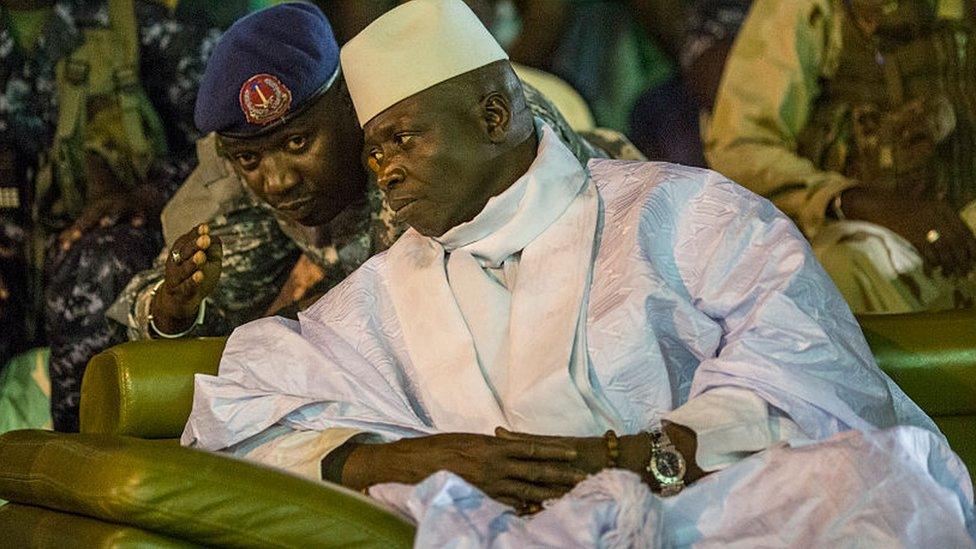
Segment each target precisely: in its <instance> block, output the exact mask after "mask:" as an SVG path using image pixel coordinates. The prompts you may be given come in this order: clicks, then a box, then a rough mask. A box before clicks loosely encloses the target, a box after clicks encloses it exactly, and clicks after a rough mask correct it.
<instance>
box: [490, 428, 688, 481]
mask: <svg viewBox="0 0 976 549" xmlns="http://www.w3.org/2000/svg"><path fill="white" fill-rule="evenodd" d="M662 428H663V429H664V432H665V434H667V435H668V438H669V439H670V440H671V443H672V444H674V446H675V448H677V449H678V451H679V452H680V453H681V455H682V456H683V457H684V458H685V462H686V465H687V471H686V473H685V483H686V484H690V483H692V482H694V481H695V480H698V479H699V478H701V477H703V476H705V474H706V473H705V472H704V471H702V470H701V468H700V467H698V464H697V463H696V462H695V453H696V452H697V450H698V444H697V437H696V436H695V432H694V431H692V430H691V429H688V428H687V427H684V426H682V425H678V424H677V423H670V422H664V423H663V427H662ZM495 436H497V437H500V438H505V439H510V440H524V441H540V442H553V443H556V444H562V445H565V446H569V447H571V448H575V449H576V451H577V456H578V457H577V460H576V463H575V466H576V467H577V468H578V469H580V470H582V471H585V472H587V473H588V474H594V473H598V472H600V471H602V470H603V469H605V468H606V467H607V463H608V461H609V452H608V450H607V445H606V441H605V440H604V439H603V437H562V436H549V435H531V434H528V433H513V432H511V431H509V430H507V429H505V428H503V427H498V428H496V429H495ZM619 450H620V457H619V459H618V460H617V467H619V468H621V469H627V470H629V471H633V472H635V473H637V474H638V475H640V476H641V477H642V478H643V479H644V480H645V482H648V483H649V484H651V487H652V488H656V484H655V482H654V479H653V478H651V477H650V475H648V474H647V471H646V467H647V464H648V462H649V461H650V458H651V437H650V435H648V434H647V433H640V434H636V435H625V436H621V437H619Z"/></svg>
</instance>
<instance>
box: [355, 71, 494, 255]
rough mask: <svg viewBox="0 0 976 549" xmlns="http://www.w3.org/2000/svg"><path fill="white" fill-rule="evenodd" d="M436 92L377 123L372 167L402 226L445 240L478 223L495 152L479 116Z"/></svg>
mask: <svg viewBox="0 0 976 549" xmlns="http://www.w3.org/2000/svg"><path fill="white" fill-rule="evenodd" d="M453 99H454V98H453V97H450V94H449V93H444V94H441V93H439V92H438V89H437V88H432V89H430V90H427V91H424V92H421V93H419V94H417V95H414V96H412V97H409V98H407V99H405V100H403V101H401V102H399V103H397V104H396V105H394V106H392V107H390V108H389V109H387V110H385V111H383V112H382V113H380V114H379V115H377V116H376V117H375V118H373V119H372V120H370V121H369V122H368V123H367V124H366V126H365V128H364V130H365V142H364V150H365V153H366V163H367V165H368V166H369V168H370V169H371V170H372V171H373V172H375V173H376V178H377V183H378V184H379V187H380V189H382V190H383V192H384V193H385V194H386V201H387V204H389V206H390V208H392V209H393V211H395V212H396V215H397V221H401V222H404V223H407V224H408V225H410V226H411V227H413V228H414V229H415V230H417V232H419V233H420V234H422V235H425V236H440V235H442V234H444V233H445V232H447V230H449V229H451V228H452V227H454V226H456V225H459V224H461V223H463V222H465V221H469V220H471V219H472V218H473V217H474V216H475V215H477V213H478V212H479V211H481V209H482V208H484V205H485V203H486V202H487V200H488V198H489V197H490V196H491V195H492V191H493V189H492V187H491V185H490V184H489V183H488V179H489V176H490V174H491V173H492V167H491V166H490V165H488V164H489V162H487V161H486V160H485V159H486V158H490V156H491V155H487V154H484V147H486V146H490V145H491V142H490V141H489V140H488V139H487V137H486V135H485V132H484V131H483V129H482V127H481V125H480V124H479V123H478V120H477V113H475V112H474V110H472V109H468V110H465V109H463V108H459V106H458V105H457V102H456V101H454V100H453Z"/></svg>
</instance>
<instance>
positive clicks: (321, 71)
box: [193, 3, 339, 136]
mask: <svg viewBox="0 0 976 549" xmlns="http://www.w3.org/2000/svg"><path fill="white" fill-rule="evenodd" d="M338 72H339V45H338V44H337V43H336V40H335V36H334V35H333V34H332V27H331V26H330V25H329V20H328V19H326V17H325V15H324V14H323V13H322V12H321V11H320V10H319V9H318V8H317V7H315V6H313V5H311V4H300V3H287V4H279V5H277V6H274V7H270V8H267V9H264V10H261V11H258V12H255V13H252V14H250V15H248V16H246V17H244V18H242V19H240V20H238V21H237V22H236V23H234V24H233V25H232V26H231V28H230V29H228V30H227V32H226V33H224V35H223V36H222V37H221V38H220V41H219V42H218V43H217V46H216V47H215V48H214V51H213V55H212V56H211V57H210V61H208V62H207V69H206V71H205V72H204V74H203V81H202V82H201V83H200V92H199V94H198V95H197V103H196V109H195V110H194V113H193V119H194V122H196V125H197V128H198V129H199V130H200V131H202V132H204V133H209V132H212V131H215V132H218V133H221V134H225V135H234V136H254V135H258V134H261V133H266V132H268V131H271V130H272V129H274V128H276V127H278V126H281V125H282V124H284V123H285V122H287V121H288V120H290V119H292V118H293V117H294V116H295V115H296V114H298V113H300V112H301V111H302V110H303V109H304V108H305V107H307V106H308V105H309V104H311V103H313V102H314V100H315V99H316V98H318V97H319V96H320V95H321V93H322V92H324V91H325V90H326V89H328V87H329V86H330V85H332V82H333V81H334V80H335V79H336V76H337V75H338Z"/></svg>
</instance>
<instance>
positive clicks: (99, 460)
mask: <svg viewBox="0 0 976 549" xmlns="http://www.w3.org/2000/svg"><path fill="white" fill-rule="evenodd" d="M0 456H3V459H0V498H3V499H6V500H9V501H10V502H11V503H20V504H26V505H33V506H36V507H44V508H47V509H52V510H55V511H60V512H65V513H74V514H76V515H82V516H86V517H90V518H94V519H98V520H101V521H105V522H110V523H115V524H121V525H126V526H133V527H137V528H141V529H143V530H147V531H149V532H154V533H156V534H159V535H162V536H165V537H168V538H173V539H177V540H185V541H189V542H192V543H197V544H201V545H205V546H209V547H302V548H304V547H409V546H410V545H411V544H412V540H413V536H414V532H415V529H414V527H413V526H411V525H410V524H409V523H408V522H407V521H405V520H404V519H403V518H401V517H400V516H399V515H396V514H394V513H393V512H392V511H390V510H389V509H388V508H386V507H383V506H381V505H380V504H378V503H377V502H375V501H374V500H371V499H369V498H367V497H365V496H363V495H361V494H359V493H357V492H353V491H351V490H347V489H345V488H342V487H341V486H337V485H334V484H329V483H325V482H313V481H310V480H307V479H304V478H301V477H298V476H294V475H290V474H288V473H284V472H281V471H278V470H276V469H272V468H270V467H264V466H262V465H258V464H255V463H251V462H247V461H243V460H239V459H234V458H231V457H228V456H226V455H221V454H213V453H209V452H202V451H199V450H193V449H190V448H183V447H180V446H178V445H176V444H174V443H172V442H170V441H158V440H156V441H154V440H141V439H136V438H131V437H120V436H114V435H87V434H64V433H52V432H48V431H39V430H22V431H11V432H9V433H5V434H3V435H0ZM2 538H3V535H2V534H0V539H2ZM0 545H2V543H0Z"/></svg>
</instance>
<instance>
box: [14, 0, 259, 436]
mask: <svg viewBox="0 0 976 549" xmlns="http://www.w3.org/2000/svg"><path fill="white" fill-rule="evenodd" d="M164 4H167V5H164ZM174 4H175V2H168V3H162V2H150V1H143V0H135V1H133V0H107V1H95V0H59V1H26V0H7V1H4V2H3V3H2V4H0V59H2V67H3V68H2V71H3V73H4V74H3V76H4V78H3V79H2V81H3V86H4V88H3V90H2V96H3V101H0V134H2V135H3V140H2V143H3V145H4V147H3V148H4V151H2V156H3V157H4V158H7V159H9V160H5V161H4V164H5V165H6V166H12V168H11V169H5V174H8V173H9V174H12V175H11V176H9V178H7V177H8V176H6V175H5V179H4V181H3V182H0V186H3V187H4V189H5V190H4V191H2V192H3V193H4V196H6V197H7V198H8V200H7V201H6V202H5V203H6V204H8V205H9V204H11V203H15V204H16V207H8V208H6V209H4V214H3V219H4V224H5V227H10V226H15V227H16V228H17V229H19V230H20V231H23V232H22V233H20V232H18V230H5V234H11V233H13V234H20V235H21V236H22V241H20V242H18V243H16V245H15V246H13V248H15V254H14V255H17V256H19V257H21V258H22V261H21V265H22V267H20V269H21V270H22V271H23V270H24V269H27V270H29V273H30V274H29V276H28V277H27V280H28V281H30V284H29V285H28V286H30V287H29V288H24V287H17V288H9V286H11V285H13V282H10V281H7V282H5V284H6V285H7V286H8V290H7V293H8V294H10V297H8V298H7V299H6V300H4V302H5V303H9V302H10V301H11V300H12V299H14V298H16V299H17V300H18V301H19V302H22V303H26V304H28V305H30V306H31V307H30V308H29V310H30V312H31V313H32V315H30V316H29V317H28V318H27V319H25V322H24V324H23V325H24V326H28V327H35V332H34V337H33V340H32V342H33V343H39V342H40V341H41V338H40V337H39V334H38V332H39V331H40V330H38V329H37V328H36V327H37V326H39V325H41V324H42V323H43V325H44V327H45V332H46V335H47V338H48V343H49V344H50V346H51V359H50V379H51V411H52V415H53V418H54V427H55V428H56V429H58V430H62V431H76V430H77V428H78V400H79V391H80V384H81V378H82V375H83V372H84V368H85V365H86V364H87V362H88V360H89V359H90V358H91V356H92V355H93V354H94V353H95V352H97V351H98V350H101V349H104V348H106V347H108V346H110V345H112V344H114V343H118V342H121V341H123V340H124V333H123V331H122V330H119V329H118V328H117V327H115V326H113V325H111V324H109V322H108V321H107V320H106V318H105V316H104V312H105V309H106V308H107V307H108V305H109V304H111V303H112V300H113V299H114V298H115V296H116V294H117V293H118V292H119V291H120V290H121V289H122V287H123V285H124V284H125V282H127V281H128V280H129V278H131V277H132V276H133V275H134V274H135V273H136V272H138V271H139V270H141V269H144V268H146V267H148V266H149V265H150V264H151V261H152V258H153V257H155V255H156V254H157V253H158V250H159V248H160V246H161V244H162V242H161V239H160V235H159V227H158V221H157V220H158V216H159V210H160V208H161V207H162V205H163V203H165V200H166V198H167V197H168V196H169V195H170V194H172V192H173V191H174V190H175V188H176V187H177V186H178V185H179V183H180V182H181V181H182V180H183V179H184V178H185V177H186V175H187V174H188V173H189V172H190V171H191V170H192V168H193V166H194V164H195V158H194V155H193V147H192V144H193V141H194V140H195V139H196V138H197V137H198V135H197V133H196V130H195V128H194V127H193V124H192V109H193V104H194V101H195V97H196V89H197V82H198V80H199V76H200V74H201V73H202V70H203V67H204V64H205V62H206V58H207V56H208V55H209V52H210V50H211V48H212V45H213V43H214V42H215V41H216V39H217V37H218V36H219V33H220V31H219V28H218V27H217V26H215V25H214V24H213V23H211V22H210V21H209V20H208V18H199V17H196V18H193V19H190V18H188V17H187V16H184V15H181V12H180V10H179V7H178V6H175V5H174ZM231 4H233V5H235V6H237V7H239V8H240V7H248V6H247V4H248V3H247V2H232V3H231ZM198 7H201V6H198ZM204 7H205V6H204ZM223 8H224V11H226V9H227V6H223ZM174 10H175V11H174ZM221 13H223V12H221ZM223 16H224V17H225V18H226V13H223ZM7 189H14V190H13V191H11V190H7ZM11 197H12V198H11ZM15 210H16V213H14V211H15ZM10 220H14V221H10ZM5 248H11V246H6V247H5ZM7 278H8V277H7V276H4V279H5V280H6V279H7ZM14 291H16V292H17V295H16V296H14V295H13V292H14ZM0 307H2V308H3V310H6V309H7V308H6V307H3V306H2V305H0ZM2 314H3V313H2V310H0V315H2ZM39 317H42V318H43V320H41V319H40V318H39Z"/></svg>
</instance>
